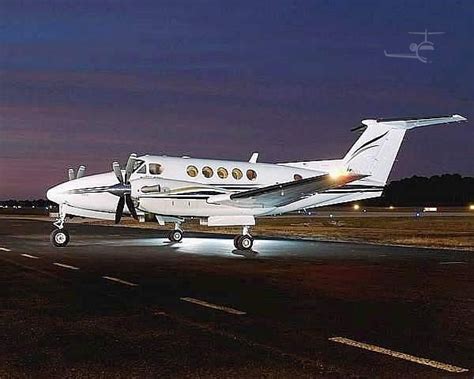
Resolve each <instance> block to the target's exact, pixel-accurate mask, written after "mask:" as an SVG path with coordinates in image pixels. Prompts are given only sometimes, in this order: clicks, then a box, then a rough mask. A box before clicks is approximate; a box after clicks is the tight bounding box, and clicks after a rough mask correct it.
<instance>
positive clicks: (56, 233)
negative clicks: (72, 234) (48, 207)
mask: <svg viewBox="0 0 474 379" xmlns="http://www.w3.org/2000/svg"><path fill="white" fill-rule="evenodd" d="M65 220H66V214H65V213H64V212H63V211H62V207H61V206H60V207H59V217H58V219H57V220H56V221H55V222H53V225H54V226H55V227H56V228H57V229H55V230H53V231H52V232H51V234H50V235H49V239H50V241H51V243H52V244H53V246H55V247H65V246H67V244H68V243H69V233H68V231H67V230H66V229H64V221H65Z"/></svg>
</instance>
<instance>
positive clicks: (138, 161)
mask: <svg viewBox="0 0 474 379" xmlns="http://www.w3.org/2000/svg"><path fill="white" fill-rule="evenodd" d="M144 163H145V161H142V160H141V159H135V162H134V163H133V170H132V172H139V173H141V172H142V166H143V173H145V165H144Z"/></svg>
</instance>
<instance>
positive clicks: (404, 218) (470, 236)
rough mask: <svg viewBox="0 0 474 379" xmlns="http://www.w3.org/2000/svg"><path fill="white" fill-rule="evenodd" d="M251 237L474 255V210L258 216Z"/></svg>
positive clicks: (232, 231)
mask: <svg viewBox="0 0 474 379" xmlns="http://www.w3.org/2000/svg"><path fill="white" fill-rule="evenodd" d="M0 217H24V218H36V219H42V220H45V221H49V220H50V219H49V218H48V217H46V216H35V215H32V216H26V215H21V216H20V215H17V216H12V215H0ZM68 223H86V224H92V225H111V226H113V225H114V224H113V222H112V221H100V220H92V219H83V218H78V217H75V218H73V219H71V220H68ZM120 225H121V226H128V227H138V228H152V229H165V228H166V229H170V228H171V227H172V226H173V224H167V225H166V227H161V226H159V225H158V223H156V222H146V223H137V222H136V221H134V220H132V219H130V218H123V219H122V221H121V223H120ZM184 230H185V232H206V233H216V234H229V235H232V236H233V235H236V234H239V233H240V232H241V229H240V228H239V227H222V228H219V227H207V226H205V225H200V224H199V221H198V220H186V223H185V224H184ZM251 233H252V235H253V236H255V237H279V238H305V239H315V240H330V241H332V240H334V241H350V242H362V243H363V242H369V243H378V244H390V245H403V246H416V247H430V248H443V249H458V250H466V251H474V212H464V213H453V212H446V213H444V212H439V213H436V214H428V215H427V214H423V213H420V216H419V217H416V213H415V212H414V211H410V212H408V211H406V212H404V213H397V214H393V215H392V214H390V213H389V212H377V211H371V210H370V211H368V212H367V213H363V212H347V211H334V212H318V213H317V214H316V215H311V216H304V215H289V216H288V215H286V216H278V217H262V218H258V219H257V225H255V226H254V227H252V230H251Z"/></svg>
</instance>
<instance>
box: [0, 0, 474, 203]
mask: <svg viewBox="0 0 474 379" xmlns="http://www.w3.org/2000/svg"><path fill="white" fill-rule="evenodd" d="M0 12H1V15H2V16H1V17H2V26H3V30H2V34H1V35H0V43H1V45H2V48H1V49H0V88H1V91H0V199H2V198H13V197H16V198H35V197H36V198H41V197H45V194H46V190H47V188H49V187H51V186H53V185H56V184H58V183H59V182H62V181H66V180H67V169H68V168H70V167H73V168H74V169H77V167H78V166H79V165H82V164H83V165H85V166H86V167H87V175H89V174H91V173H97V172H105V171H111V164H112V162H113V161H114V160H117V161H118V162H120V163H121V164H122V165H123V164H124V163H125V162H126V159H127V157H128V155H129V153H131V152H136V153H149V154H157V155H161V154H166V155H170V156H182V155H190V156H193V157H203V158H205V157H208V158H215V159H229V160H242V161H245V160H248V158H249V157H250V154H251V153H252V152H254V151H258V152H259V153H260V157H261V161H262V162H278V161H280V162H282V161H296V160H317V159H335V158H340V157H342V156H343V155H344V154H345V153H346V152H347V151H348V149H349V148H350V146H351V145H352V144H353V143H354V142H355V140H356V138H357V134H355V133H351V132H350V129H351V128H353V127H354V126H357V125H359V123H360V121H361V120H362V119H365V118H371V117H372V118H382V117H397V118H398V117H400V118H402V117H406V116H411V115H416V116H430V115H438V114H460V115H462V116H464V117H467V118H468V121H467V122H464V123H462V124H459V125H448V126H445V125H443V126H437V127H433V128H427V129H424V130H416V131H409V132H408V133H407V135H406V137H405V140H404V143H403V144H402V147H401V150H400V153H399V155H398V157H397V160H396V161H395V164H394V168H393V171H392V173H391V175H390V180H391V181H393V180H397V179H399V178H402V177H409V176H414V175H417V176H433V175H435V174H437V173H439V172H458V173H459V174H460V175H462V176H474V165H473V163H472V162H473V161H474V154H473V152H472V141H474V129H473V128H472V121H470V119H471V118H473V117H474V113H473V111H472V109H473V108H474V87H473V86H472V79H473V78H474V66H473V65H472V61H473V58H474V50H473V49H472V48H466V46H470V45H471V36H472V35H473V34H474V25H473V23H472V19H474V4H473V3H472V2H469V1H465V2H456V3H452V2H449V1H440V0H436V1H418V2H413V3H410V4H408V5H407V4H399V3H398V2H393V3H386V2H383V3H379V2H375V1H368V2H364V3H357V4H356V3H351V2H337V3H326V2H322V1H318V2H314V1H303V2H299V3H297V4H293V3H291V2H289V1H281V0H278V1H271V2H266V1H263V2H259V3H257V4H255V2H251V1H242V2H238V3H221V2H218V1H203V2H199V3H196V2H179V3H169V2H143V3H141V4H140V6H137V5H136V4H135V3H132V2H130V3H127V2H123V3H114V2H98V3H91V2H80V1H45V2H41V3H39V2H35V1H5V2H2V4H1V5H0ZM453 20H456V21H455V22H453ZM425 29H428V30H430V31H436V32H443V33H444V34H442V35H434V36H432V38H431V40H432V41H433V42H434V43H435V50H434V51H433V52H432V53H431V54H430V60H431V63H428V64H424V63H421V62H418V61H417V60H414V59H390V58H388V57H386V56H384V50H387V51H389V52H391V53H392V52H393V53H399V52H401V53H403V52H407V50H408V46H409V44H410V43H411V42H413V41H415V40H416V38H417V36H412V35H409V34H408V32H413V31H422V30H425ZM441 175H442V174H441Z"/></svg>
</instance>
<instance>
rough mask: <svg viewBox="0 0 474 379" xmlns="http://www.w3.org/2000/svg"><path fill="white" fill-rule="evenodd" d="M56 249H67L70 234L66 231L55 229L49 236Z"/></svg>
mask: <svg viewBox="0 0 474 379" xmlns="http://www.w3.org/2000/svg"><path fill="white" fill-rule="evenodd" d="M49 238H50V240H51V243H52V244H53V245H54V246H55V247H65V246H66V245H67V244H68V243H69V233H68V231H67V230H66V229H55V230H53V231H52V232H51V234H50V236H49Z"/></svg>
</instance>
